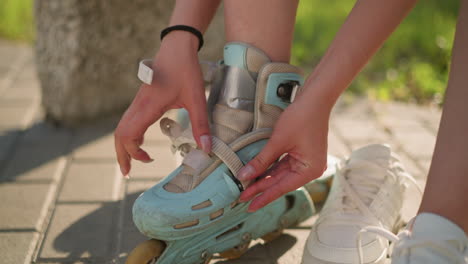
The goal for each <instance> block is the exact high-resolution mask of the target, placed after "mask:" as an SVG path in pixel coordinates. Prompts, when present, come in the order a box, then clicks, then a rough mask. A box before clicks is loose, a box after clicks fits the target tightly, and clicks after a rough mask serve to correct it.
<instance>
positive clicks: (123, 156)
mask: <svg viewBox="0 0 468 264" xmlns="http://www.w3.org/2000/svg"><path fill="white" fill-rule="evenodd" d="M114 145H115V152H116V154H117V162H118V163H119V167H120V172H121V173H122V175H123V176H124V177H128V173H129V172H130V166H131V164H130V156H129V155H128V153H127V152H126V151H125V148H124V147H123V145H122V144H121V143H120V141H119V140H118V139H117V138H115V141H114Z"/></svg>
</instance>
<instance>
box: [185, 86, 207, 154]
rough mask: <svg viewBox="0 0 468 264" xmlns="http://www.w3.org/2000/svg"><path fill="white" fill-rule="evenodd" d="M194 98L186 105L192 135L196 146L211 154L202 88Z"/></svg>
mask: <svg viewBox="0 0 468 264" xmlns="http://www.w3.org/2000/svg"><path fill="white" fill-rule="evenodd" d="M195 90H199V92H196V93H195V95H194V97H193V98H191V99H190V104H189V105H187V111H188V112H189V117H190V122H191V124H192V133H193V137H194V138H195V141H196V142H197V144H198V146H199V147H200V148H201V149H202V150H203V151H204V152H206V153H210V152H211V137H210V126H209V125H208V113H207V109H206V98H205V94H204V89H203V87H200V89H195Z"/></svg>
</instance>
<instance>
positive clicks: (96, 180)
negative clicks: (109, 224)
mask: <svg viewBox="0 0 468 264" xmlns="http://www.w3.org/2000/svg"><path fill="white" fill-rule="evenodd" d="M116 172H117V167H116V164H115V163H114V162H90V163H88V162H73V163H72V164H71V165H70V168H69V169H68V172H67V175H66V176H65V183H64V185H63V188H62V191H61V193H60V196H59V201H60V202H65V201H74V202H76V201H80V202H83V201H115V200H116V199H118V192H119V188H120V182H121V181H122V178H121V177H117V173H116Z"/></svg>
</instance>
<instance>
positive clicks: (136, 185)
mask: <svg viewBox="0 0 468 264" xmlns="http://www.w3.org/2000/svg"><path fill="white" fill-rule="evenodd" d="M155 184H156V182H151V181H131V180H130V181H128V182H127V191H126V194H125V208H124V218H123V220H124V221H123V226H124V228H132V227H135V225H134V224H133V220H132V207H133V203H134V202H135V200H136V199H137V198H138V196H140V194H141V193H142V192H144V191H146V190H147V189H149V188H151V187H152V186H153V185H155Z"/></svg>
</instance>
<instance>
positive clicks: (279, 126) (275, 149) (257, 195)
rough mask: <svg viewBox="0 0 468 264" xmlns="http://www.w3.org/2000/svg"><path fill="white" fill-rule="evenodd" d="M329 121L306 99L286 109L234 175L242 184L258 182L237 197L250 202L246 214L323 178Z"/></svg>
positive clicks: (320, 110) (317, 107) (327, 113)
mask: <svg viewBox="0 0 468 264" xmlns="http://www.w3.org/2000/svg"><path fill="white" fill-rule="evenodd" d="M328 118H329V111H327V110H325V109H324V107H320V106H318V105H314V104H313V103H311V102H310V101H308V100H307V99H306V98H305V97H302V98H299V99H298V100H297V101H295V102H294V103H293V104H291V105H290V106H289V107H287V108H286V110H285V111H284V112H283V113H282V114H281V116H280V118H279V120H278V122H277V123H276V125H275V128H274V130H273V135H272V136H271V138H270V139H269V140H268V143H267V144H266V146H265V147H264V148H263V149H262V150H261V152H260V153H259V154H258V155H257V156H256V157H255V158H254V159H252V160H251V161H250V162H249V163H248V164H247V165H246V166H244V167H243V168H242V169H241V170H240V171H239V173H238V175H237V177H238V178H239V179H240V180H242V181H244V180H254V179H256V178H258V179H257V181H255V182H253V183H252V184H251V185H250V186H249V187H248V188H247V189H246V190H245V191H244V192H242V194H241V196H240V201H241V202H247V201H250V200H252V199H253V201H252V203H251V204H250V206H249V209H248V211H249V212H254V211H256V210H258V209H260V208H262V207H264V206H265V205H267V204H269V203H271V202H272V201H274V200H276V199H277V198H279V197H281V196H282V195H283V194H286V193H288V192H290V191H293V190H295V189H297V188H299V187H301V186H303V185H304V184H306V183H308V182H310V181H311V180H314V179H316V178H318V177H320V176H321V175H322V173H323V172H324V171H325V169H326V164H327V135H328ZM284 153H287V155H286V156H285V157H284V158H283V159H281V160H280V161H279V162H276V161H277V160H278V158H280V156H281V155H282V154H284ZM275 162H276V163H275ZM272 164H274V165H273V166H272V167H271V168H270V166H271V165H272ZM268 168H269V169H268ZM267 169H268V170H267ZM260 177H261V178H260Z"/></svg>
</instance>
